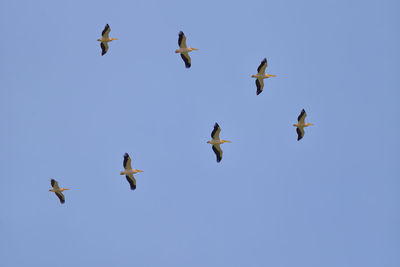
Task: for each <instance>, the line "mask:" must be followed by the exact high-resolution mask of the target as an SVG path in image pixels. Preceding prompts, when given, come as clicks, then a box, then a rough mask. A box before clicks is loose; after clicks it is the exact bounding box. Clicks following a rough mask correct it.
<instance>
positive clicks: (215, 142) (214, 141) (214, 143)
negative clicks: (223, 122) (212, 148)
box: [208, 139, 224, 145]
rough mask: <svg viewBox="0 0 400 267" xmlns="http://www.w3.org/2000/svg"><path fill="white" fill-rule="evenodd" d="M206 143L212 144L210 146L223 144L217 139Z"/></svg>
mask: <svg viewBox="0 0 400 267" xmlns="http://www.w3.org/2000/svg"><path fill="white" fill-rule="evenodd" d="M208 142H209V144H212V145H220V144H223V143H224V142H222V141H221V140H219V139H212V140H211V141H208Z"/></svg>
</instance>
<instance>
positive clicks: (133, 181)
mask: <svg viewBox="0 0 400 267" xmlns="http://www.w3.org/2000/svg"><path fill="white" fill-rule="evenodd" d="M125 177H126V180H127V181H128V183H129V185H130V186H131V190H135V189H136V179H135V178H134V177H133V176H132V178H131V177H129V176H128V175H126V176H125Z"/></svg>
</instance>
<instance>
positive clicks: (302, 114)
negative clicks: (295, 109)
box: [297, 108, 306, 122]
mask: <svg viewBox="0 0 400 267" xmlns="http://www.w3.org/2000/svg"><path fill="white" fill-rule="evenodd" d="M305 115H306V111H305V110H304V108H303V110H302V111H301V113H300V115H299V116H298V117H297V121H298V122H299V121H300V120H301V119H302V117H303V116H305ZM303 121H304V119H303Z"/></svg>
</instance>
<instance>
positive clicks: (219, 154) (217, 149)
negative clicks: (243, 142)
mask: <svg viewBox="0 0 400 267" xmlns="http://www.w3.org/2000/svg"><path fill="white" fill-rule="evenodd" d="M220 132H221V127H219V125H218V123H215V125H214V129H213V131H212V132H211V138H212V140H211V141H207V144H212V145H213V146H212V150H213V151H214V153H215V155H216V156H217V162H220V161H221V159H222V149H221V147H220V144H223V143H232V142H231V141H228V140H220V139H219V133H220Z"/></svg>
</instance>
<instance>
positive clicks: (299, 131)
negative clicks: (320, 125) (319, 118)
mask: <svg viewBox="0 0 400 267" xmlns="http://www.w3.org/2000/svg"><path fill="white" fill-rule="evenodd" d="M306 116H307V113H306V111H305V110H304V109H303V110H302V111H301V113H300V115H299V116H298V117H297V123H296V124H293V126H294V127H297V128H296V132H297V141H300V139H301V138H303V136H304V127H308V126H310V125H313V124H312V123H305V122H304V119H305V118H306Z"/></svg>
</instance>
